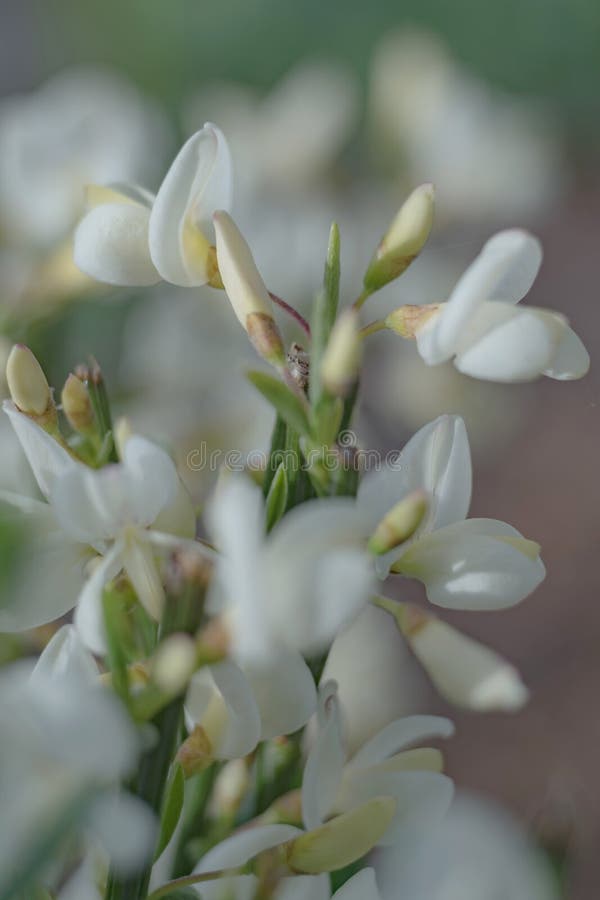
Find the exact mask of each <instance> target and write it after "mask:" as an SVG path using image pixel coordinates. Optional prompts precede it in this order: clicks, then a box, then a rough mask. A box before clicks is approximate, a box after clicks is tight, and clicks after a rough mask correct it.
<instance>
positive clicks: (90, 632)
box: [73, 541, 122, 656]
mask: <svg viewBox="0 0 600 900" xmlns="http://www.w3.org/2000/svg"><path fill="white" fill-rule="evenodd" d="M121 550H122V545H121V544H120V542H118V541H117V542H116V543H115V544H114V545H113V546H112V547H111V549H110V550H109V551H108V553H107V554H106V556H105V557H104V559H102V560H100V561H99V562H98V563H97V564H96V567H95V568H94V571H93V572H92V574H91V576H90V577H89V578H88V580H87V581H86V583H85V584H84V586H83V589H82V591H81V593H80V594H79V599H78V601H77V609H76V610H75V615H74V617H73V624H74V625H75V628H76V629H77V631H78V633H79V636H80V637H81V640H82V641H83V643H84V644H85V646H86V647H87V648H88V649H89V650H91V651H92V653H95V654H96V655H97V656H102V655H103V654H104V653H106V632H105V629H104V611H103V608H102V592H103V590H104V586H105V584H106V583H107V582H108V581H110V579H111V578H114V576H115V575H117V573H118V572H119V571H120V569H121Z"/></svg>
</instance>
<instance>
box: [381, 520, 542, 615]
mask: <svg viewBox="0 0 600 900" xmlns="http://www.w3.org/2000/svg"><path fill="white" fill-rule="evenodd" d="M538 550H539V548H538V547H537V545H536V544H535V543H534V542H533V541H527V540H526V539H525V538H523V537H522V536H521V535H520V534H519V532H518V531H517V530H516V529H514V528H512V527H511V526H510V525H507V524H505V523H504V522H497V521H496V520H494V519H468V520H467V521H466V522H457V523H456V524H454V525H448V526H446V528H442V529H439V530H438V531H436V532H434V533H433V534H430V535H425V536H424V537H422V538H420V539H419V540H418V541H416V542H415V543H414V544H412V545H411V547H410V548H409V549H408V550H407V552H406V553H405V555H404V556H403V557H402V558H401V559H400V560H399V563H398V566H399V570H401V571H402V574H404V575H408V576H409V577H411V578H418V579H419V580H420V581H422V582H423V583H424V584H425V587H426V589H427V597H428V599H429V600H430V601H431V602H432V603H437V604H438V606H445V607H449V608H451V609H503V608H505V607H508V606H514V605H515V604H516V603H519V602H520V601H521V600H523V599H524V598H525V597H526V596H527V595H528V594H530V593H531V592H532V591H533V590H534V589H535V588H536V587H537V586H538V584H539V583H540V582H541V581H542V580H543V578H544V577H545V574H546V570H545V568H544V565H543V563H542V561H541V559H540V558H539V555H538Z"/></svg>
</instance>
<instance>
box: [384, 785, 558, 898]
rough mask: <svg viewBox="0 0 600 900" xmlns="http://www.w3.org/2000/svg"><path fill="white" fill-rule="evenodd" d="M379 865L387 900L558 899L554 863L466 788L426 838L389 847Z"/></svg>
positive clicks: (518, 828)
mask: <svg viewBox="0 0 600 900" xmlns="http://www.w3.org/2000/svg"><path fill="white" fill-rule="evenodd" d="M376 866H377V880H378V882H379V884H380V886H381V895H382V897H383V900H403V898H405V897H409V898H410V900H456V898H460V900H496V898H500V897H501V898H502V900H525V898H526V900H558V888H557V880H556V877H555V875H554V873H553V872H552V868H551V865H550V862H549V860H548V859H547V858H545V856H544V854H543V853H542V852H541V851H540V850H539V848H538V847H537V846H536V845H535V843H534V841H533V840H532V838H530V837H529V836H528V835H527V834H526V833H525V832H524V830H523V828H522V827H521V826H520V825H519V824H518V823H517V822H516V821H515V820H514V819H512V818H511V817H510V816H509V815H508V813H506V812H505V811H504V810H503V809H501V808H500V807H498V806H496V805H495V804H493V803H492V802H490V801H489V800H484V799H483V798H480V797H477V796H476V795H474V794H469V793H467V792H461V793H459V794H458V795H457V796H456V798H455V801H454V803H453V804H452V806H451V808H450V812H449V813H448V815H447V816H446V817H445V819H444V820H443V822H441V824H440V825H439V827H438V828H437V829H436V830H435V831H433V832H431V833H430V834H429V835H428V836H427V837H426V838H425V839H424V840H422V841H420V842H418V843H415V842H411V843H409V844H406V845H404V846H401V845H398V846H396V847H394V848H393V849H391V850H389V851H387V850H386V851H385V852H384V853H383V854H381V855H380V856H379V857H378V860H377V863H376ZM561 894H562V892H561Z"/></svg>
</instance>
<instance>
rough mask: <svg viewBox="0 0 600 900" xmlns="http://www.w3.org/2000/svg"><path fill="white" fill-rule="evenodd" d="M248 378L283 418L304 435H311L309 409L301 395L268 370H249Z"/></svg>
mask: <svg viewBox="0 0 600 900" xmlns="http://www.w3.org/2000/svg"><path fill="white" fill-rule="evenodd" d="M247 377H248V380H249V381H250V383H251V384H253V385H254V387H255V388H256V389H257V390H258V391H260V393H261V394H262V395H263V397H264V398H265V399H266V400H268V401H269V403H271V404H272V406H274V407H275V409H276V410H277V412H278V413H279V415H280V416H281V418H282V419H283V420H284V421H285V422H286V423H287V424H288V425H289V426H290V428H293V429H294V431H297V432H298V433H299V434H302V435H306V436H308V435H310V424H309V421H308V414H307V410H306V409H305V407H304V405H303V403H302V400H301V399H300V397H298V396H296V394H294V392H293V391H292V390H291V389H290V388H289V387H287V385H285V384H284V383H283V382H282V381H279V379H277V378H274V377H273V375H268V374H267V373H266V372H248V373H247Z"/></svg>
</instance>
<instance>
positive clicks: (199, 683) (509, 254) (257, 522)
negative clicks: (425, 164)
mask: <svg viewBox="0 0 600 900" xmlns="http://www.w3.org/2000/svg"><path fill="white" fill-rule="evenodd" d="M231 186H232V166H231V160H230V154H229V150H228V146H227V142H226V140H225V137H224V135H223V133H222V132H221V131H220V130H219V128H217V127H216V126H215V125H211V124H207V125H205V126H204V128H203V129H202V130H201V131H199V132H197V133H196V134H194V135H193V136H192V137H191V138H190V139H189V140H188V141H187V142H186V143H185V144H184V146H183V147H182V149H181V150H180V152H179V154H178V155H177V156H176V158H175V160H174V161H173V163H172V165H171V167H170V168H169V170H168V172H167V174H166V175H165V177H164V179H163V181H162V183H161V185H160V187H159V189H158V191H157V193H156V195H153V194H151V193H149V192H148V191H146V190H145V189H143V188H139V187H127V186H123V185H120V184H119V185H102V186H90V188H89V189H88V193H87V200H88V209H87V211H86V212H85V214H84V216H83V218H82V219H81V221H80V223H79V225H78V226H77V229H76V231H75V237H74V259H75V262H76V264H77V265H78V266H79V267H80V268H81V269H82V270H83V271H84V272H85V273H86V274H87V275H89V276H90V277H92V278H95V279H98V280H100V281H103V282H106V283H109V284H113V285H127V286H132V285H135V286H141V287H143V286H149V285H152V284H155V283H157V282H158V281H160V280H164V281H167V282H170V283H171V284H173V285H177V286H180V287H184V288H190V289H191V288H196V287H199V286H202V285H208V286H210V287H211V288H213V289H214V290H215V291H217V292H222V291H224V293H225V294H226V295H227V297H228V298H229V301H230V303H231V306H232V309H233V313H234V315H235V317H236V318H237V320H238V322H239V323H240V325H241V327H242V329H243V331H244V332H245V333H246V334H247V336H248V338H249V341H250V344H251V345H252V347H253V348H254V350H255V351H256V355H257V356H258V357H259V359H260V360H261V361H262V362H263V363H264V364H266V365H264V366H263V367H262V368H259V369H257V370H256V371H252V372H250V373H248V378H249V380H250V383H251V384H252V386H253V387H254V388H255V389H256V390H257V391H258V393H259V394H260V395H261V396H262V398H263V399H264V400H265V401H266V402H267V403H268V404H269V405H270V408H272V410H273V412H274V414H275V424H274V426H273V430H272V436H271V444H270V453H269V460H268V463H269V464H268V465H267V466H266V468H265V469H264V470H260V471H257V470H248V471H245V472H237V473H232V472H227V471H223V472H222V473H221V476H220V478H219V481H218V483H217V485H216V487H215V489H214V492H213V494H212V496H211V497H210V499H209V501H208V502H207V504H206V505H205V507H204V509H202V511H201V514H200V515H199V514H198V510H196V509H195V507H194V504H193V502H192V500H191V498H190V496H189V494H188V492H187V490H186V488H185V486H184V483H183V481H182V479H181V474H183V473H180V472H178V469H177V466H176V464H175V462H174V461H173V459H172V457H171V455H170V453H169V450H168V448H165V447H163V446H160V445H159V443H157V442H156V441H154V440H151V439H149V438H147V437H144V436H142V435H141V434H137V433H135V432H134V430H133V428H132V426H131V425H130V423H129V422H128V421H126V420H119V421H113V416H112V412H111V404H110V400H109V396H108V392H107V390H106V386H105V383H104V378H103V375H102V372H101V371H100V368H99V366H98V365H97V363H95V361H91V363H90V364H89V365H82V366H78V367H77V368H76V369H75V370H74V371H73V372H72V373H71V374H70V375H69V377H68V378H67V380H66V382H65V384H64V387H63V389H62V391H61V394H60V400H59V401H58V402H57V399H55V394H54V392H53V390H52V389H51V387H50V386H49V384H48V381H47V379H46V376H45V374H44V371H43V370H42V367H41V366H40V364H39V363H38V361H37V359H36V358H35V356H34V355H33V354H32V353H31V351H30V350H29V349H28V348H27V347H25V346H23V345H15V346H14V347H13V349H12V351H11V352H10V355H9V357H8V361H7V367H6V378H7V384H8V387H9V390H10V395H11V399H10V400H6V401H5V403H4V411H5V413H6V415H7V416H8V419H9V420H10V423H11V425H12V427H13V429H14V431H15V433H16V436H17V438H18V440H19V442H20V444H21V447H22V450H23V453H24V455H25V457H26V458H27V461H28V463H29V465H30V467H31V470H32V473H33V476H34V478H35V482H36V488H37V490H36V495H35V496H32V495H31V492H27V491H25V490H13V491H8V490H3V491H1V492H0V500H1V501H2V504H3V508H4V509H5V511H6V513H7V515H8V516H9V517H10V518H11V521H13V522H14V523H15V527H17V529H18V534H19V538H20V542H21V543H20V552H19V554H18V555H19V556H20V557H21V560H22V559H25V560H26V562H25V564H24V565H21V566H19V567H18V571H17V574H16V578H15V580H14V583H11V584H10V585H9V588H8V590H7V591H6V599H5V601H4V602H3V604H2V608H1V609H0V628H2V630H3V631H5V632H7V633H8V632H12V633H18V632H24V631H26V630H27V629H31V628H36V627H39V626H42V625H46V624H47V623H56V628H53V637H52V638H51V640H50V641H49V643H47V646H46V647H45V649H44V650H43V652H42V654H41V656H40V658H39V660H38V662H37V664H36V666H35V668H34V669H33V671H30V670H29V669H27V668H23V667H22V665H21V664H15V666H14V667H10V668H7V669H6V670H5V672H3V673H2V679H1V683H0V706H2V709H3V720H4V721H6V722H7V723H8V724H7V729H6V730H7V740H8V745H7V746H8V750H7V758H8V760H9V765H8V767H7V768H6V771H2V774H1V778H2V784H3V786H4V785H5V784H6V787H7V796H8V801H9V802H8V803H7V804H3V809H2V813H1V816H2V819H3V821H4V823H5V825H6V829H3V831H4V830H6V831H10V834H11V837H10V840H8V841H7V842H4V839H2V842H0V858H2V859H3V860H4V859H6V866H4V871H3V873H2V874H1V875H0V896H2V897H9V896H11V891H18V890H21V889H22V888H26V889H28V890H29V889H30V890H31V891H35V890H39V891H51V892H52V893H51V894H48V893H46V894H40V896H52V897H59V898H61V900H69V898H74V897H78V898H82V897H85V898H86V900H87V898H88V897H90V898H102V897H104V898H105V900H117V898H129V900H143V898H149V900H159V898H161V897H169V896H171V897H190V896H197V895H198V894H199V895H200V896H202V897H204V898H205V900H207V898H208V900H225V898H226V900H230V898H233V900H250V898H256V900H264V898H276V900H287V898H290V900H291V898H292V897H294V898H298V900H300V898H301V900H326V898H330V897H332V896H334V897H335V898H337V900H397V898H400V897H401V896H405V894H406V892H405V889H404V885H403V876H402V875H401V874H400V875H398V876H394V877H393V878H390V877H389V870H390V865H389V864H387V863H386V864H385V865H383V866H382V867H381V872H378V871H377V869H376V868H375V869H374V868H373V867H372V866H371V865H369V862H368V861H367V863H366V864H365V862H364V861H365V857H366V856H367V855H368V854H369V853H370V852H371V851H372V850H373V849H374V848H386V849H385V851H383V856H384V858H386V859H388V860H389V859H392V860H393V859H394V858H395V856H394V854H396V856H398V855H402V854H406V853H408V854H410V852H411V848H413V847H414V846H416V845H421V844H422V845H423V846H426V842H427V841H435V840H437V839H438V837H437V836H439V835H443V833H444V832H443V830H441V829H443V827H444V826H443V823H444V822H445V821H446V818H445V817H446V816H447V815H450V816H452V815H453V814H454V813H453V811H451V812H450V813H449V810H451V807H452V802H453V784H452V781H451V780H450V779H449V777H448V776H447V775H445V774H444V773H443V765H444V761H443V756H442V752H441V750H440V749H439V748H438V747H437V746H423V744H424V743H425V742H429V741H439V740H440V739H446V738H449V737H451V735H452V733H453V725H452V723H451V722H450V721H449V720H448V719H446V718H441V717H437V716H430V715H422V714H419V712H418V710H417V709H415V708H413V709H411V710H410V714H408V713H409V711H408V710H405V711H404V713H399V712H398V711H392V707H393V705H394V702H395V694H396V693H397V692H398V690H399V688H400V685H399V684H397V683H395V679H396V678H397V677H398V676H397V673H398V670H399V667H400V668H401V667H402V665H403V660H404V659H405V657H406V655H407V653H410V654H412V655H413V656H414V657H415V658H416V660H418V662H419V664H420V665H421V666H422V670H423V673H424V674H425V675H426V676H427V677H428V678H429V679H430V681H431V682H432V683H433V685H434V686H435V687H436V688H437V689H438V691H439V692H440V694H442V695H443V696H444V697H445V698H446V699H447V700H449V701H450V702H451V703H453V704H455V705H457V706H459V707H464V708H467V709H470V710H478V711H482V710H485V711H490V710H504V711H509V710H517V709H519V708H521V707H522V706H523V704H524V703H525V702H526V701H527V698H528V691H527V688H526V686H525V685H524V684H523V682H522V680H521V678H520V676H519V673H518V672H517V670H516V669H515V668H514V667H513V666H512V665H511V664H510V663H509V662H508V661H506V660H504V659H503V658H501V657H500V656H499V655H498V654H497V653H496V652H495V651H494V650H492V649H491V648H488V647H486V646H484V645H482V644H480V643H478V642H477V641H475V640H473V639H472V638H470V637H468V636H467V635H465V634H462V633H461V632H460V631H459V630H457V629H456V628H454V627H453V626H451V625H450V624H448V623H446V622H445V621H444V620H443V618H440V616H439V615H438V614H437V613H436V612H434V611H433V609H432V607H439V608H441V609H453V610H472V611H478V610H479V611H481V610H499V609H503V608H506V607H509V606H512V605H514V604H517V603H519V602H521V601H522V600H523V599H524V598H525V597H527V596H528V595H529V594H530V593H531V592H532V591H533V590H535V589H536V588H537V587H538V585H539V584H540V583H541V581H542V580H543V578H544V576H545V569H544V565H543V563H542V561H541V558H540V547H539V545H538V544H537V543H536V542H535V541H534V540H532V539H530V538H528V537H524V536H523V535H522V534H521V533H520V532H519V531H518V530H517V529H516V528H514V527H513V526H511V525H509V524H507V523H505V522H502V521H498V520H496V519H492V518H468V512H469V506H470V500H471V485H472V465H471V455H470V449H469V440H468V436H467V431H466V428H465V424H464V422H463V420H462V419H461V418H460V417H459V416H456V415H443V416H441V417H439V418H437V419H436V420H435V421H433V422H431V423H429V424H427V425H425V426H424V427H423V428H421V429H420V430H419V431H418V432H417V433H416V434H415V435H414V436H413V437H412V438H411V439H410V440H409V441H408V443H407V444H406V446H405V447H404V448H403V449H402V451H401V453H400V456H399V461H398V463H395V464H394V465H392V464H391V463H386V464H385V465H383V466H382V467H380V468H379V469H378V470H376V471H375V470H374V471H366V472H365V471H360V470H359V469H360V467H357V466H356V465H355V464H354V462H355V459H356V456H357V455H358V454H357V448H355V447H352V446H350V447H349V446H347V445H346V444H345V442H344V441H343V440H342V437H341V436H342V435H343V434H345V433H346V429H347V427H348V424H349V423H350V421H351V418H352V414H353V411H354V407H355V403H356V398H357V393H358V389H359V387H360V378H361V370H362V360H363V354H362V349H363V346H364V343H365V342H366V341H368V340H369V337H370V335H371V334H373V333H375V332H379V331H384V330H387V331H391V332H394V333H396V334H399V335H401V336H402V337H404V338H407V339H415V340H416V343H417V347H418V350H419V353H420V355H421V356H422V357H423V360H424V362H425V363H426V364H428V365H437V364H439V363H442V362H444V361H447V360H449V359H454V362H455V365H456V366H457V368H458V369H459V370H460V371H462V372H465V373H467V374H469V375H471V376H472V377H477V378H482V379H489V380H496V381H525V380H528V379H531V378H534V377H537V376H539V375H542V374H545V375H547V376H550V377H552V378H558V379H570V378H577V377H580V376H582V375H583V374H585V372H586V370H587V367H588V364H589V360H588V356H587V353H586V351H585V348H584V347H583V344H582V343H581V341H580V339H579V338H578V337H577V336H576V334H575V333H574V332H573V331H572V330H571V328H570V327H569V325H568V324H567V321H566V319H565V318H564V317H563V316H562V315H560V314H558V313H556V312H552V311H549V310H542V309H537V308H525V307H524V308H521V307H517V305H516V304H517V303H518V301H520V300H521V299H522V298H523V297H524V296H525V294H526V293H528V291H529V289H530V288H531V286H532V283H533V280H534V278H535V276H536V274H537V271H538V269H539V266H540V264H541V249H540V245H539V242H538V241H537V240H536V239H535V238H534V237H533V236H531V235H529V234H527V233H526V232H523V231H520V230H509V231H504V232H501V233H499V234H497V235H496V236H494V237H492V238H491V240H490V241H488V243H487V244H486V245H485V247H484V248H483V250H482V252H481V254H480V256H479V257H478V258H477V259H476V260H475V262H474V263H473V264H472V265H471V266H470V267H469V268H468V270H467V271H466V272H465V274H464V275H463V276H462V278H461V279H460V280H459V282H458V284H457V285H456V287H455V288H454V290H453V291H452V292H451V293H450V295H449V298H448V300H447V301H445V302H442V303H439V302H436V303H432V304H430V305H425V306H403V307H401V308H399V309H398V310H396V311H395V312H392V313H391V314H389V315H387V316H385V317H384V318H381V319H377V320H374V321H372V322H370V323H367V324H363V323H362V321H361V316H362V309H363V307H364V306H365V304H366V303H367V301H369V298H370V297H371V296H372V295H374V294H376V293H377V291H378V290H379V289H380V288H382V287H384V286H386V285H388V284H391V283H393V282H395V281H396V279H398V278H400V277H401V276H402V274H403V273H404V272H405V271H406V269H408V267H409V266H410V265H411V264H412V263H413V261H414V260H415V259H416V258H417V257H418V256H419V255H420V253H421V251H422V250H423V248H424V245H425V243H426V241H427V238H428V236H429V233H430V231H431V229H432V227H433V220H434V190H433V187H432V185H430V184H425V185H422V186H420V187H418V188H417V189H416V190H415V191H414V192H413V193H412V194H411V195H410V196H409V197H408V199H407V200H406V202H405V203H404V205H403V206H402V207H401V209H400V210H399V212H398V214H397V216H396V217H395V219H394V220H393V222H392V223H391V225H390V227H389V228H388V230H387V232H386V233H385V235H384V237H383V239H382V241H381V243H380V245H379V247H378V248H377V249H376V251H375V252H374V254H373V256H372V259H371V261H370V263H369V265H368V267H367V269H366V272H365V275H364V280H363V284H362V287H361V288H360V290H359V292H358V297H357V299H356V300H355V302H354V303H353V304H352V306H348V307H347V308H344V309H342V310H341V311H340V310H339V306H340V297H339V293H340V292H339V284H340V235H339V231H338V229H337V227H336V226H335V225H334V226H333V227H332V229H331V234H330V241H329V246H328V248H327V257H326V267H325V278H324V283H323V287H322V289H321V290H320V291H319V292H318V294H317V297H316V299H315V301H314V304H313V308H312V313H311V317H310V322H308V321H306V319H304V317H303V316H302V315H301V314H300V313H299V312H298V311H297V310H296V309H294V308H293V307H291V306H290V305H289V304H288V303H287V302H286V301H285V300H283V299H281V298H280V297H277V296H275V295H274V294H273V293H272V292H270V291H269V289H268V288H267V286H266V284H265V282H264V280H263V278H262V276H261V274H260V273H259V270H258V268H257V266H256V264H255V261H254V258H253V255H252V252H251V250H250V247H249V245H248V243H247V242H246V240H245V238H244V237H243V235H242V233H241V231H240V229H239V228H238V226H237V225H236V223H235V221H234V219H233V218H232V217H231V202H232V190H231ZM218 296H222V294H220V295H218ZM172 315H173V316H177V308H176V302H174V306H173V311H172ZM283 315H289V316H290V317H291V318H292V319H293V321H294V323H295V324H296V325H297V326H299V327H300V328H301V329H302V331H303V340H304V341H305V343H306V346H305V347H301V346H299V345H298V344H293V345H292V346H288V345H287V342H286V339H285V338H284V333H285V330H284V329H283V328H282V327H281V324H280V322H279V321H278V318H279V317H281V316H283ZM221 352H222V353H226V352H227V348H225V347H223V348H221ZM325 460H327V464H325ZM332 460H333V464H332ZM29 570H35V573H36V577H37V580H36V581H35V585H36V589H35V590H33V589H32V585H33V584H34V582H33V581H32V580H31V578H32V576H31V575H26V574H23V573H27V572H28V571H29ZM28 578H29V579H30V580H29V581H28V580H27V579H28ZM400 578H409V579H415V580H417V581H420V582H422V584H423V586H424V594H423V602H422V603H420V604H419V605H417V604H414V603H407V602H405V601H399V600H397V599H395V598H394V592H395V587H396V584H397V582H399V579H400ZM387 594H390V595H391V596H387ZM425 601H427V602H425ZM71 610H74V614H73V624H64V623H62V624H61V623H60V620H61V619H62V618H63V617H64V616H65V615H66V614H67V613H69V612H70V611H71ZM382 623H383V628H384V630H385V631H386V632H387V637H386V639H385V640H382V641H381V643H379V638H377V639H375V640H374V639H373V634H374V632H376V631H377V628H379V626H380V625H381V624H382ZM390 640H391V643H390ZM386 641H387V643H386ZM392 645H394V646H396V648H397V649H396V650H395V651H392V652H388V651H389V650H390V647H391V646H392ZM402 654H404V656H403V655H402ZM399 661H400V662H399ZM412 701H413V703H412V705H413V707H414V706H415V704H418V701H419V698H418V697H415V698H412ZM23 797H24V798H25V802H24V803H21V802H20V799H21V798H23ZM452 810H455V807H452ZM439 840H441V838H439ZM390 854H391V856H390ZM377 858H378V857H375V862H374V865H377V862H376V860H377ZM50 859H51V860H52V866H49V865H48V862H49V860H50ZM509 859H510V854H509ZM391 868H392V869H393V868H394V867H393V866H391ZM386 872H388V875H386ZM331 873H336V879H337V880H336V881H335V882H334V881H333V880H332V878H331ZM407 883H408V882H407ZM190 891H191V893H190ZM28 896H29V895H28ZM31 896H33V894H31Z"/></svg>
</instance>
